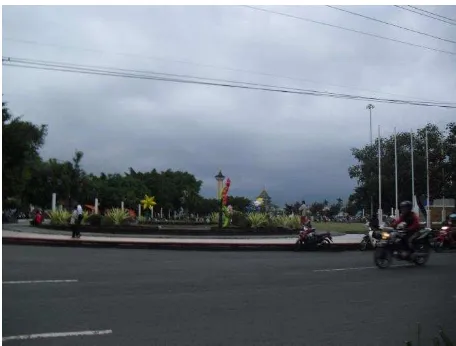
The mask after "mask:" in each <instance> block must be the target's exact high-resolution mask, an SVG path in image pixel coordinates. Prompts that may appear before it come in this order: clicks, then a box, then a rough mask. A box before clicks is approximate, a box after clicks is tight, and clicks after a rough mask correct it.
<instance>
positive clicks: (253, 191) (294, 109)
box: [3, 6, 456, 204]
mask: <svg viewBox="0 0 456 346" xmlns="http://www.w3.org/2000/svg"><path fill="white" fill-rule="evenodd" d="M266 8H269V9H273V10H275V11H280V12H286V13H289V14H293V15H296V16H302V17H306V18H310V19H313V20H319V21H324V22H327V23H331V24H336V25H342V26H346V27H349V28H353V29H356V30H361V31H366V32H370V33H374V34H379V35H383V36H388V37H391V38H395V39H398V40H403V41H410V42H414V43H416V44H421V45H426V46H430V47H434V48H439V49H443V50H449V51H456V49H455V46H454V44H452V43H447V42H443V41H438V40H435V39H432V38H428V37H425V36H422V35H417V34H414V33H410V32H407V31H405V30H401V29H397V28H394V27H391V26H386V25H383V24H380V23H375V22H373V21H369V20H366V19H363V18H359V17H356V16H353V15H350V14H347V13H343V12H340V11H337V10H334V9H331V8H328V7H324V6H316V7H311V6H301V7H292V6H290V7H287V6H278V7H266ZM344 8H345V9H348V10H351V11H354V12H359V13H362V14H364V15H367V16H372V17H375V18H378V19H382V20H385V21H388V22H391V23H395V24H399V25H402V26H406V27H410V28H413V29H415V30H420V31H424V32H427V33H430V34H433V35H435V36H439V37H442V38H446V39H451V40H454V41H456V30H455V28H456V27H455V26H454V25H448V24H445V23H442V22H439V21H436V20H432V19H429V18H426V17H424V16H420V15H417V14H414V13H411V12H408V11H404V10H401V9H399V8H396V7H393V6H383V7H369V6H360V7H358V6H357V7H344ZM426 10H428V11H433V12H436V13H440V14H443V15H445V16H447V17H452V18H456V8H455V7H450V6H446V7H437V6H429V7H426ZM10 39H11V40H10ZM21 40H22V41H24V40H25V41H31V42H35V44H31V43H25V42H20V41H21ZM3 56H10V57H18V58H28V59H40V60H49V61H59V62H66V63H75V64H85V65H100V66H104V67H115V68H124V69H136V70H148V71H149V70H150V71H155V72H163V73H175V74H191V75H197V76H201V77H208V78H217V79H230V80H239V81H248V82H253V83H264V84H272V85H279V86H291V87H296V88H307V89H317V90H324V91H331V92H337V93H348V94H355V95H363V96H374V97H383V98H398V99H411V98H414V99H421V100H423V99H426V100H438V101H450V102H456V92H455V91H456V56H452V55H447V54H443V53H438V52H433V51H429V50H425V49H421V48H415V47H410V46H407V45H404V44H400V43H396V42H390V41H385V40H381V39H376V38H372V37H367V36H363V35H359V34H356V33H352V32H345V31H343V30H339V29H335V28H331V27H326V26H321V25H317V24H313V23H309V22H305V21H301V20H296V19H293V18H288V17H283V16H278V15H275V14H270V13H265V12H260V11H255V10H252V9H249V8H245V7H238V6H232V7H225V6H220V7H205V6H198V7H184V6H173V7H152V6H151V7H139V6H138V7H137V6H132V7H114V6H113V7H99V6H87V7H86V6H81V7H71V6H63V7H56V6H40V7H38V6H37V7H32V6H22V7H19V6H15V7H12V6H4V7H3ZM179 61H180V62H179ZM182 61H186V62H191V64H190V63H183V62H182ZM203 65H204V66H203ZM207 65H211V66H213V67H208V66H207ZM227 68H228V69H227ZM233 69H241V70H248V71H252V72H262V73H268V74H274V75H277V77H273V76H265V75H259V74H254V73H248V72H240V71H233ZM283 77H293V78H295V79H289V78H288V79H287V78H283ZM296 79H301V80H296ZM3 94H4V100H5V101H7V102H8V103H9V106H10V108H11V109H12V111H13V112H14V113H15V114H16V115H24V118H25V119H27V120H30V121H33V122H35V123H44V124H48V126H49V135H48V137H47V139H46V144H45V146H44V148H43V150H42V154H43V156H44V157H45V158H49V157H56V158H58V159H61V160H67V159H70V158H71V156H72V155H73V153H74V151H75V149H79V150H82V151H83V152H84V154H85V156H84V168H85V169H86V170H87V171H89V172H94V173H99V172H102V171H104V172H108V173H114V172H125V171H127V169H128V167H133V168H134V169H135V170H151V169H152V168H156V169H158V170H165V169H167V168H171V169H175V170H177V169H181V170H187V171H189V172H191V173H193V174H195V175H196V177H197V178H199V179H201V180H203V181H204V185H203V191H202V192H203V194H204V195H206V196H208V197H213V196H214V195H215V179H214V175H215V174H216V173H217V171H218V169H219V168H221V169H222V170H223V173H224V174H225V175H226V176H228V177H230V178H231V180H232V190H231V191H232V194H234V195H246V196H249V197H256V195H258V194H259V192H260V191H261V189H262V188H263V186H266V189H267V190H268V192H269V194H270V195H271V197H272V198H273V200H274V201H275V202H277V203H280V204H281V203H284V202H286V201H289V202H292V201H295V200H301V199H303V198H305V199H306V200H307V201H309V202H310V201H312V200H321V199H324V198H328V199H332V200H334V199H336V198H337V197H339V196H340V197H342V198H344V199H345V198H347V197H348V195H349V194H350V192H351V191H352V189H353V187H354V184H355V182H353V181H351V180H350V179H349V177H348V173H347V169H348V167H349V166H350V165H351V164H353V159H352V157H351V153H350V148H352V147H360V146H363V145H365V144H366V143H367V142H368V141H369V116H368V111H367V110H366V105H367V102H364V101H352V100H343V99H342V100H340V99H333V98H323V97H312V96H301V95H289V94H282V93H271V92H265V91H251V90H242V89H231V88H221V87H211V86H202V85H191V84H176V83H168V82H162V81H151V80H137V79H126V78H114V77H106V76H93V75H81V74H73V73H64V72H51V71H40V70H30V69H22V68H14V67H4V68H3ZM374 105H375V109H374V112H373V114H374V116H373V125H374V133H376V132H377V125H379V124H380V125H381V126H382V132H383V133H384V134H385V135H390V134H391V133H392V131H393V128H394V126H397V128H398V130H399V131H401V130H408V129H409V128H410V127H414V128H417V127H421V126H423V125H425V124H426V123H427V122H433V123H436V124H438V125H440V126H444V125H445V124H446V123H447V122H449V121H450V120H455V118H456V117H455V115H456V113H455V112H454V110H453V111H451V110H444V109H440V108H426V107H416V106H408V105H389V104H383V103H374ZM391 173H393V172H391Z"/></svg>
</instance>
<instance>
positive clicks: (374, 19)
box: [326, 5, 456, 43]
mask: <svg viewBox="0 0 456 346" xmlns="http://www.w3.org/2000/svg"><path fill="white" fill-rule="evenodd" d="M326 6H327V7H330V8H333V9H335V10H338V11H342V12H346V13H350V14H353V15H355V16H358V17H362V18H365V19H369V20H373V21H375V22H378V23H382V24H386V25H390V26H394V27H396V28H399V29H403V30H407V31H410V32H414V33H416V34H420V35H424V36H428V37H432V38H435V39H437V40H441V41H446V42H450V43H456V41H452V40H448V39H446V38H442V37H439V36H434V35H431V34H427V33H425V32H421V31H418V30H413V29H410V28H406V27H403V26H400V25H396V24H393V23H389V22H385V21H383V20H380V19H377V18H373V17H369V16H365V15H363V14H360V13H356V12H352V11H348V10H345V9H343V8H339V7H336V6H331V5H326Z"/></svg>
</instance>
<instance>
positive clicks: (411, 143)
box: [410, 130, 415, 207]
mask: <svg viewBox="0 0 456 346" xmlns="http://www.w3.org/2000/svg"><path fill="white" fill-rule="evenodd" d="M413 151H414V149H413V130H410V152H411V156H412V201H413V206H414V207H415V164H414V162H413V161H414V160H413V155H414V154H413Z"/></svg>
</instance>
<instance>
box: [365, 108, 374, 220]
mask: <svg viewBox="0 0 456 346" xmlns="http://www.w3.org/2000/svg"><path fill="white" fill-rule="evenodd" d="M374 108H375V106H374V105H373V104H371V103H369V104H368V105H367V106H366V109H368V110H369V130H370V145H371V146H372V144H373V138H372V110H373V109H374ZM370 200H371V211H370V217H371V218H372V216H373V215H374V198H373V197H372V195H371V198H370Z"/></svg>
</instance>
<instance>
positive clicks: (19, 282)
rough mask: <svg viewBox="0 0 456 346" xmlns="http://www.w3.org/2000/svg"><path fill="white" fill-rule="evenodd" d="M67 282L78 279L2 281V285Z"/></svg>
mask: <svg viewBox="0 0 456 346" xmlns="http://www.w3.org/2000/svg"><path fill="white" fill-rule="evenodd" d="M67 282H78V280H30V281H3V282H2V283H3V284H4V285H13V284H59V283H67Z"/></svg>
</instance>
